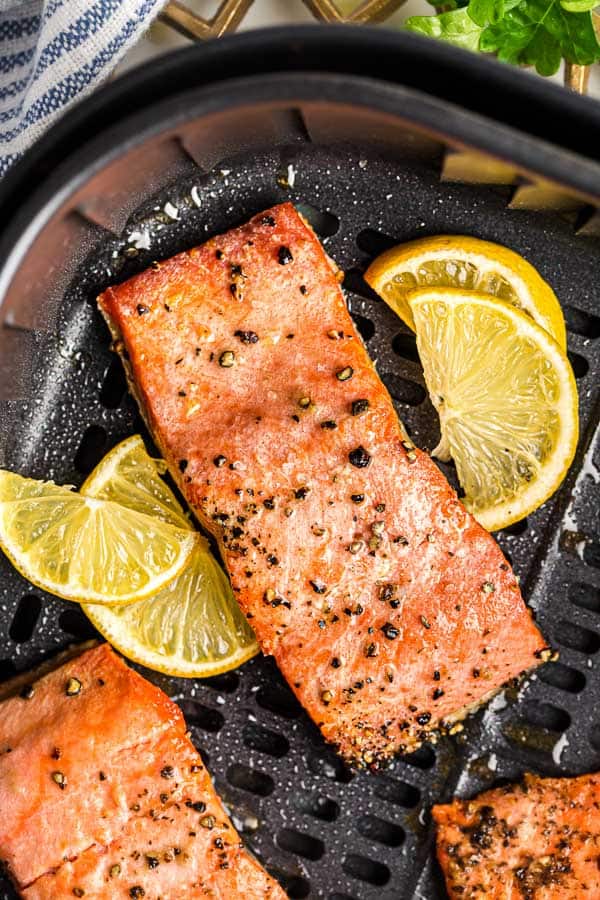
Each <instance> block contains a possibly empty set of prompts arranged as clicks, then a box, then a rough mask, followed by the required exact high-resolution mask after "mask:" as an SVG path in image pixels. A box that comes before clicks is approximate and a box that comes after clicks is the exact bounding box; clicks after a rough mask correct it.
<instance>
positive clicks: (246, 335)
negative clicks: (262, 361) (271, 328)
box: [233, 329, 258, 344]
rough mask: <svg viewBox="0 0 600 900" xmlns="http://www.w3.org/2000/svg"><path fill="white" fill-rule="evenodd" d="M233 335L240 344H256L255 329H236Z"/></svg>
mask: <svg viewBox="0 0 600 900" xmlns="http://www.w3.org/2000/svg"><path fill="white" fill-rule="evenodd" d="M233 334H234V336H235V337H237V338H239V339H240V341H241V342H242V344H257V343H258V335H257V333H256V332H255V331H240V330H239V329H238V330H237V331H234V332H233Z"/></svg>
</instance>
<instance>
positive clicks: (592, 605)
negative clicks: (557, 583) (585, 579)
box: [569, 584, 600, 612]
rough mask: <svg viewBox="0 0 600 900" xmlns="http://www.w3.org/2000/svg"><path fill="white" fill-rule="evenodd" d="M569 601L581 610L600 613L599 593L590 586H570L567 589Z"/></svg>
mask: <svg viewBox="0 0 600 900" xmlns="http://www.w3.org/2000/svg"><path fill="white" fill-rule="evenodd" d="M569 599H570V601H571V603H574V604H575V606H579V607H581V608H582V609H589V610H590V611H591V612H600V591H599V590H598V588H594V587H592V586H591V584H572V585H571V587H570V588H569Z"/></svg>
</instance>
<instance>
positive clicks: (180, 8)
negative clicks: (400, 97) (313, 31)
mask: <svg viewBox="0 0 600 900" xmlns="http://www.w3.org/2000/svg"><path fill="white" fill-rule="evenodd" d="M302 2H303V3H304V5H305V6H306V8H307V9H308V10H310V12H311V13H312V14H313V16H314V17H315V19H318V20H319V21H320V22H335V23H338V24H341V23H346V24H354V25H357V24H367V23H371V24H375V23H377V22H384V21H385V20H386V19H388V18H389V17H390V16H391V15H392V14H393V13H395V12H396V11H397V10H398V9H400V7H401V6H402V5H403V4H404V3H405V2H406V0H362V3H358V4H356V5H355V6H354V8H353V9H352V11H351V12H345V11H344V9H347V7H348V3H347V2H346V3H344V4H343V5H344V9H340V7H339V2H340V0H338V2H336V0H302ZM253 3H254V0H222V2H221V4H220V6H219V8H218V9H217V11H216V13H215V14H214V16H212V18H209V19H207V18H204V17H203V16H201V15H200V14H199V13H197V12H194V11H193V10H192V9H190V7H189V6H187V5H186V4H185V3H182V2H181V0H171V2H170V3H167V5H166V7H165V9H164V10H163V12H162V13H161V15H160V19H161V20H162V21H163V22H164V23H165V25H169V26H170V27H171V28H174V29H175V30H176V31H178V32H179V33H180V34H183V35H184V36H185V37H187V38H190V40H193V41H198V40H200V41H204V40H207V39H208V38H215V37H221V35H223V34H229V33H231V32H233V31H236V29H237V28H238V26H239V25H240V23H241V22H242V21H243V19H244V17H245V16H246V13H247V12H248V10H249V9H250V7H251V6H252V4H253ZM594 24H595V27H596V28H597V29H599V30H600V16H598V14H596V13H594ZM292 27H293V26H292ZM589 79H590V66H578V65H576V64H575V63H565V70H564V83H565V86H566V87H568V88H570V89H571V90H573V91H576V92H577V93H578V94H587V92H588V85H589Z"/></svg>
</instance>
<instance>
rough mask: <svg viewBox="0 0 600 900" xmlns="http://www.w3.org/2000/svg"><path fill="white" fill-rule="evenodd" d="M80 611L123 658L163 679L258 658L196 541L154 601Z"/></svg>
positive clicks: (220, 577)
mask: <svg viewBox="0 0 600 900" xmlns="http://www.w3.org/2000/svg"><path fill="white" fill-rule="evenodd" d="M82 609H83V610H84V612H85V614H86V615H87V616H88V618H89V619H90V620H91V622H92V623H93V624H94V625H95V626H96V628H97V629H98V631H100V632H101V633H102V634H103V635H104V637H105V638H106V639H107V640H108V641H109V642H110V643H111V644H112V645H113V646H114V647H116V649H117V650H119V651H120V652H121V653H122V654H123V655H124V656H127V657H128V658H129V659H132V660H135V661H136V662H139V663H142V665H144V666H147V667H148V668H149V669H155V670H156V671H158V672H163V673H165V674H166V675H177V676H180V677H185V678H206V677H208V676H209V675H218V674H220V673H221V672H228V671H229V670H230V669H235V668H237V667H238V666H241V664H242V663H244V662H246V660H248V659H250V658H251V657H252V656H255V655H256V654H257V653H258V645H257V643H256V638H255V636H254V634H253V632H252V630H251V628H250V626H249V625H248V623H247V622H246V619H245V618H244V616H243V614H242V613H241V611H240V609H239V607H238V605H237V603H236V600H235V597H234V596H233V593H232V590H231V586H230V584H229V581H228V580H227V578H226V576H225V574H224V573H223V571H222V569H221V567H220V566H219V565H218V563H217V562H216V560H215V559H214V557H213V556H212V554H211V553H210V550H209V549H208V543H207V541H205V540H204V538H203V537H202V536H201V535H197V536H196V546H195V548H194V550H193V552H192V556H191V559H190V562H189V563H188V565H187V566H186V568H185V569H184V571H183V572H182V573H181V575H179V577H178V578H176V579H175V580H174V581H172V582H171V583H170V584H168V585H167V586H166V587H165V588H163V590H162V591H160V593H158V594H155V595H154V597H151V598H150V599H149V600H142V601H140V602H139V603H134V604H131V605H128V606H119V607H117V606H115V607H110V606H99V605H96V604H90V603H86V604H83V605H82Z"/></svg>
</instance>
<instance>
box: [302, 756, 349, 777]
mask: <svg viewBox="0 0 600 900" xmlns="http://www.w3.org/2000/svg"><path fill="white" fill-rule="evenodd" d="M308 767H309V769H310V770H311V772H313V773H314V774H315V775H322V776H323V777H324V778H329V780H330V781H338V782H340V783H341V784H348V783H349V782H350V781H352V779H353V778H354V775H353V774H352V772H351V771H350V769H349V768H348V767H347V766H346V765H345V764H344V762H343V761H342V760H341V759H340V758H339V756H336V755H335V753H332V752H330V751H329V750H323V751H321V752H320V753H311V754H310V755H309V757H308Z"/></svg>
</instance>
